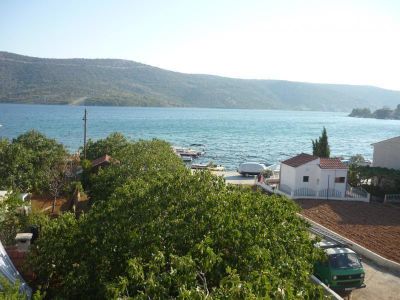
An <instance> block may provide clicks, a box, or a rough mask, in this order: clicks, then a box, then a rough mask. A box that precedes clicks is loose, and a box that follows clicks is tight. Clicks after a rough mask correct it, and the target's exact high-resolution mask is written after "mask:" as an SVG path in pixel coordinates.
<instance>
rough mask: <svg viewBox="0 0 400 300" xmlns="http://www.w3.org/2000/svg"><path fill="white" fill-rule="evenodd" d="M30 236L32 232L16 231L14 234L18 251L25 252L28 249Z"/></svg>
mask: <svg viewBox="0 0 400 300" xmlns="http://www.w3.org/2000/svg"><path fill="white" fill-rule="evenodd" d="M32 236H33V234H32V233H27V232H24V233H17V235H16V236H15V241H16V243H17V250H18V251H20V252H27V251H28V250H29V246H30V245H31V240H32Z"/></svg>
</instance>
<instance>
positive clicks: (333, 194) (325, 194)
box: [318, 189, 342, 199]
mask: <svg viewBox="0 0 400 300" xmlns="http://www.w3.org/2000/svg"><path fill="white" fill-rule="evenodd" d="M318 197H320V198H324V199H325V198H342V192H341V191H338V190H335V189H324V190H320V191H319V192H318Z"/></svg>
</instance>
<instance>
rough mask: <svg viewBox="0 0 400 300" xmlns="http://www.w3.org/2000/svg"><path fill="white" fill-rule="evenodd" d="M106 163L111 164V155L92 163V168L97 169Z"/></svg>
mask: <svg viewBox="0 0 400 300" xmlns="http://www.w3.org/2000/svg"><path fill="white" fill-rule="evenodd" d="M104 163H107V164H110V163H111V156H110V155H107V154H106V155H103V156H101V157H99V158H96V159H95V160H93V161H92V167H96V166H98V165H102V164H104Z"/></svg>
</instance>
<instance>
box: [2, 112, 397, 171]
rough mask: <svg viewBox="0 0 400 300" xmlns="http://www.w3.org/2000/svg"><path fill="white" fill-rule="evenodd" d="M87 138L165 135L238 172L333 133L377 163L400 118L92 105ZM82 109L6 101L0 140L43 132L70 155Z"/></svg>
mask: <svg viewBox="0 0 400 300" xmlns="http://www.w3.org/2000/svg"><path fill="white" fill-rule="evenodd" d="M87 110H88V120H89V121H88V136H89V137H90V138H92V139H99V138H104V137H106V136H107V135H108V134H110V133H112V132H114V131H118V132H121V133H123V134H125V135H126V136H128V137H129V138H131V139H135V140H136V139H152V138H159V139H164V140H167V141H169V142H170V143H171V144H173V145H177V146H189V145H190V144H192V143H202V144H205V145H206V155H205V156H204V157H202V158H200V159H199V160H198V162H208V161H210V160H212V161H214V162H215V163H218V164H222V165H224V166H225V167H226V168H227V169H236V168H237V166H238V164H239V163H241V162H244V161H258V162H265V163H275V162H278V161H280V160H283V159H286V158H288V157H289V156H292V155H295V154H297V153H300V152H308V153H310V152H311V151H312V150H311V140H312V139H315V138H317V137H318V136H319V135H320V134H321V130H322V127H323V126H325V127H326V129H327V131H328V137H329V144H330V146H331V153H332V155H337V156H343V157H349V156H351V155H354V154H357V153H360V154H362V155H364V156H365V157H366V158H369V159H371V158H372V147H371V143H374V142H377V141H380V140H383V139H386V138H390V137H393V136H398V135H400V121H394V120H375V119H358V118H350V117H347V116H346V115H347V114H346V113H336V112H335V113H333V112H304V111H301V112H299V111H276V110H238V109H198V108H138V107H87ZM83 111H84V108H83V107H79V106H48V105H17V104H0V124H1V125H2V126H1V127H0V137H6V138H10V139H11V138H14V137H16V136H18V135H19V134H21V133H23V132H25V131H27V130H29V129H32V128H34V129H37V130H39V131H41V132H43V133H45V134H46V135H47V136H49V137H52V138H55V139H57V140H58V141H59V142H62V143H63V144H64V145H65V146H66V147H67V148H68V149H69V150H70V151H71V152H72V151H76V150H77V149H78V148H79V146H80V145H82V143H83V122H82V117H83Z"/></svg>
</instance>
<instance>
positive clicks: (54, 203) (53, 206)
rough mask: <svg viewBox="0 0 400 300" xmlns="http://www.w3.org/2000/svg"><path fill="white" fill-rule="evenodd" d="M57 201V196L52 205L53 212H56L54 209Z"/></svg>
mask: <svg viewBox="0 0 400 300" xmlns="http://www.w3.org/2000/svg"><path fill="white" fill-rule="evenodd" d="M56 201H57V197H54V200H53V205H52V207H51V213H52V214H54V210H55V209H56Z"/></svg>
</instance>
